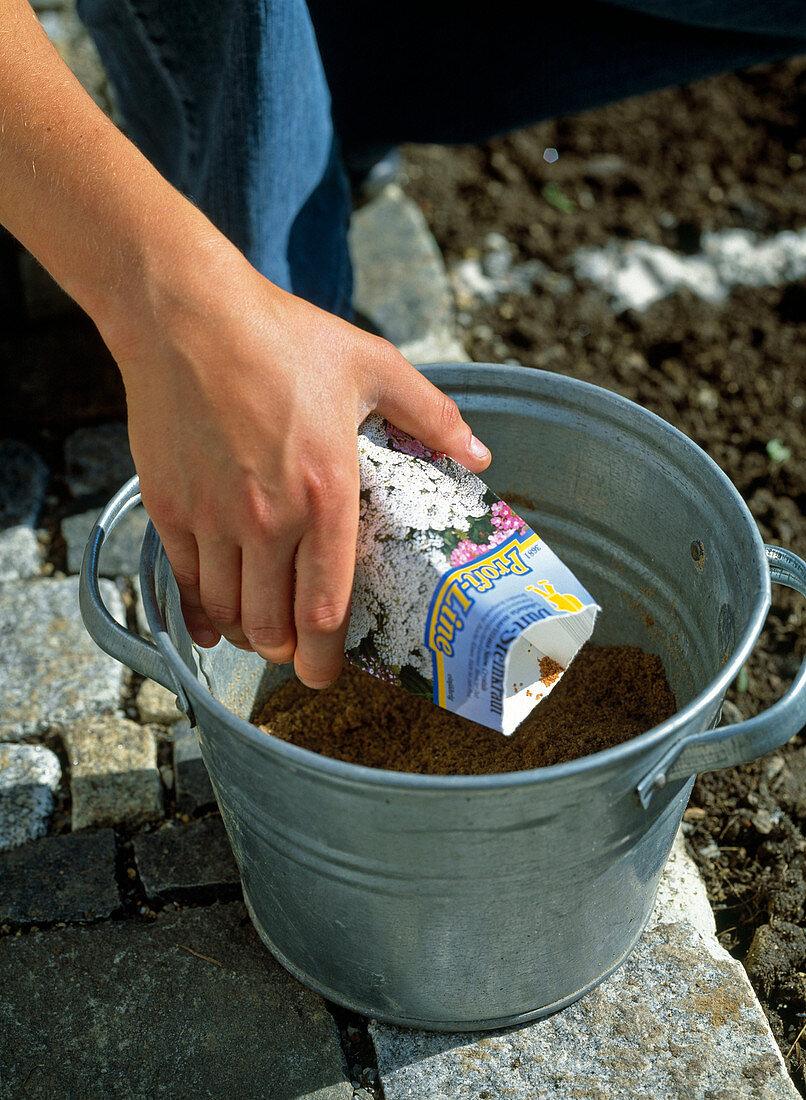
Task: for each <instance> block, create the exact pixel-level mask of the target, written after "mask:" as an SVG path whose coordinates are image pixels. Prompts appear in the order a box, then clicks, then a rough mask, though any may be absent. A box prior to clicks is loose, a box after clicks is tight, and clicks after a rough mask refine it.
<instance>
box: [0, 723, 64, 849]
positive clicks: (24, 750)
mask: <svg viewBox="0 0 806 1100" xmlns="http://www.w3.org/2000/svg"><path fill="white" fill-rule="evenodd" d="M61 777H62V768H61V764H60V763H59V758H58V756H57V755H56V753H55V752H51V751H50V749H46V748H45V747H44V746H43V745H0V852H4V851H6V850H7V849H8V848H16V847H17V845H19V844H24V843H25V842H26V841H27V840H35V839H36V838H37V837H40V836H44V835H45V833H46V832H47V831H48V822H49V821H50V815H51V813H52V812H53V792H54V791H55V790H56V789H57V787H58V786H59V782H60V780H61Z"/></svg>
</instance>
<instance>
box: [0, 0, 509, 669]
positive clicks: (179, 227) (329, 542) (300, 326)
mask: <svg viewBox="0 0 806 1100" xmlns="http://www.w3.org/2000/svg"><path fill="white" fill-rule="evenodd" d="M0 103H2V109H1V110H0V221H2V222H3V223H4V224H5V225H6V226H7V227H8V228H9V229H10V230H11V232H13V233H14V234H15V236H17V238H18V239H19V240H20V241H21V242H22V243H23V244H24V245H25V246H26V247H27V248H28V249H29V250H30V251H31V252H32V253H33V254H34V255H35V256H37V258H38V259H39V260H40V262H41V263H42V264H43V265H44V266H45V267H46V268H47V269H48V270H49V271H50V272H51V274H52V275H53V276H54V278H55V279H56V280H57V281H58V282H59V283H60V284H61V285H62V286H63V287H64V288H65V290H67V292H68V293H70V294H71V295H72V296H73V297H74V298H75V299H76V301H77V302H78V303H79V304H80V305H81V306H82V307H83V308H84V309H85V310H86V311H87V313H88V314H89V315H90V316H91V317H92V318H93V320H94V321H95V323H96V325H97V326H98V329H99V331H100V333H101V335H102V337H103V338H104V340H105V342H106V343H107V345H108V347H109V348H110V351H111V352H112V354H113V356H114V357H115V360H116V361H117V363H118V365H119V367H120V370H121V374H122V376H123V381H124V384H125V387H126V395H127V402H128V409H129V435H130V441H131V447H132V454H133V456H134V459H135V464H136V466H137V469H138V473H139V475H140V483H141V490H142V494H143V501H144V503H145V505H146V508H147V509H148V511H149V514H150V515H151V517H152V519H153V520H154V524H155V526H156V528H157V530H158V532H159V534H160V537H161V539H162V542H163V545H164V546H165V550H166V553H167V555H168V558H169V560H170V562H171V565H172V568H173V571H174V575H175V576H176V579H177V583H178V585H179V588H180V592H181V595H182V603H183V611H184V614H185V619H186V622H187V625H188V629H189V630H190V632H191V634H192V636H193V637H194V638H195V640H196V641H197V642H199V643H200V644H202V645H207V644H213V643H214V642H215V641H216V640H217V639H218V637H219V634H220V633H223V634H224V635H225V636H226V637H227V638H228V639H229V640H230V641H232V642H233V643H234V644H236V645H241V646H243V647H253V648H255V649H257V650H258V651H259V652H260V653H261V654H262V655H263V656H264V657H266V658H267V659H269V660H273V661H283V660H290V659H292V657H293V658H294V660H295V664H296V668H297V672H298V674H299V675H300V676H301V678H302V679H303V680H305V681H306V682H307V683H310V684H312V685H314V686H321V685H323V684H325V683H327V682H329V681H330V680H332V679H333V678H334V676H335V675H336V674H337V673H338V669H339V667H340V665H341V657H342V645H343V639H344V634H345V631H346V626H347V620H348V617H349V599H350V590H351V585H352V572H353V564H354V556H355V535H356V529H357V523H358V474H357V459H356V445H355V436H356V429H357V426H358V424H359V423H360V422H361V420H363V418H364V417H365V416H366V415H367V413H369V412H370V411H372V410H373V409H377V411H379V412H380V413H382V414H383V415H384V416H386V417H388V418H389V419H390V420H392V421H393V422H394V423H395V424H397V425H398V426H399V427H400V428H402V429H404V430H405V431H408V432H410V433H411V434H412V435H415V436H417V437H418V438H420V439H421V440H422V441H423V442H424V443H426V444H427V445H429V446H431V447H433V448H435V449H438V450H442V451H445V452H446V453H448V454H450V455H451V456H452V457H454V458H456V459H458V460H459V461H460V462H462V463H464V464H465V465H466V466H468V467H469V468H471V469H473V470H475V471H480V470H481V469H483V468H484V467H485V466H486V465H487V462H488V461H489V455H488V454H487V452H486V450H485V449H484V448H483V447H481V448H479V449H478V451H477V453H476V454H474V453H473V450H472V449H471V447H472V442H471V441H472V436H471V432H470V428H469V427H468V426H467V424H465V423H464V421H463V420H462V418H461V416H460V415H459V414H458V411H457V410H456V406H455V405H454V404H453V403H452V402H450V401H449V400H448V399H447V398H446V397H445V396H444V395H442V394H440V393H439V391H437V390H436V389H435V388H434V387H433V386H431V384H430V383H428V382H427V381H426V380H425V379H424V378H423V377H422V376H421V375H420V374H419V373H418V372H417V371H415V370H414V368H413V367H411V366H410V365H409V364H408V363H407V362H406V361H405V360H404V359H403V358H402V356H400V354H399V353H398V352H397V351H396V350H395V349H394V348H393V347H392V346H391V345H389V344H388V343H386V342H385V341H382V340H380V339H378V338H377V337H374V336H370V335H368V334H366V333H363V332H361V331H360V330H358V329H356V328H354V327H353V326H351V325H349V324H347V323H346V322H344V321H342V320H340V319H338V318H335V317H333V316H331V315H329V314H327V313H325V312H323V311H322V310H319V309H317V308H316V307H314V306H312V305H310V304H309V303H307V302H304V301H302V300H301V299H299V298H296V297H294V296H293V295H290V294H288V293H286V292H285V291H283V290H281V289H279V288H278V287H276V286H274V285H273V284H272V283H270V282H268V281H267V280H266V279H264V278H263V277H262V276H261V275H260V274H259V273H258V272H257V271H256V270H255V269H254V268H253V267H251V265H250V264H249V263H248V262H247V261H246V259H245V258H244V257H243V255H242V254H241V253H240V252H238V250H237V249H236V248H235V247H234V246H233V245H232V244H231V243H230V242H229V241H227V240H226V238H225V237H223V235H222V234H220V233H219V232H218V231H217V230H216V229H215V228H214V226H212V224H211V223H210V222H209V221H208V219H207V218H205V217H204V215H203V214H201V212H200V211H199V210H198V209H197V208H196V207H194V206H193V205H192V204H191V203H190V202H188V201H187V200H186V199H185V198H183V197H182V196H181V195H180V194H179V193H178V192H177V191H176V190H175V189H174V188H173V187H171V186H170V185H169V184H168V183H167V182H166V181H165V180H164V179H163V178H162V177H161V176H160V175H159V173H158V172H157V171H156V170H155V169H154V168H153V166H152V165H151V164H150V163H149V162H148V161H147V160H146V159H145V158H144V157H143V156H142V155H141V154H140V153H139V152H138V151H137V150H136V149H135V147H134V146H133V145H132V144H131V143H130V142H129V141H128V140H127V139H126V138H125V137H124V136H123V135H122V134H121V133H120V131H118V130H117V128H116V127H115V126H114V125H113V124H112V123H111V122H110V121H109V120H108V119H107V118H106V116H105V115H104V114H103V112H102V111H100V110H99V109H98V108H97V106H96V105H95V104H94V103H93V102H92V100H91V99H90V98H89V96H87V95H86V93H85V92H84V91H83V89H82V88H81V86H80V85H79V84H78V82H77V81H76V80H75V79H74V78H73V76H72V74H70V72H69V70H68V69H67V68H66V66H64V65H63V63H62V62H61V60H60V58H59V57H58V54H57V53H56V52H55V50H54V49H53V47H52V46H51V45H50V43H49V41H48V39H47V37H46V35H45V34H44V32H43V31H42V29H41V27H40V25H39V23H38V21H37V20H36V18H35V16H34V15H33V12H32V11H31V9H30V7H29V5H28V4H27V2H26V0H5V2H4V5H3V12H2V15H0ZM295 577H296V580H295Z"/></svg>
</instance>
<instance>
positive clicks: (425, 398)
mask: <svg viewBox="0 0 806 1100" xmlns="http://www.w3.org/2000/svg"><path fill="white" fill-rule="evenodd" d="M390 347H391V345H390ZM391 350H392V351H393V352H394V353H395V355H394V356H389V355H387V359H386V362H385V363H384V364H383V366H382V374H381V378H380V389H379V394H378V401H377V404H376V411H377V412H379V413H380V414H381V416H385V417H386V419H387V420H389V421H390V422H391V423H392V424H394V425H395V426H396V427H398V428H401V429H402V430H403V431H404V432H408V434H409V435H412V436H414V438H415V439H419V440H420V442H421V443H424V444H425V446H426V447H430V448H431V449H432V450H435V451H443V452H444V453H445V454H446V455H449V456H450V457H451V458H455V459H456V461H457V462H461V464H462V465H463V466H466V467H467V468H468V469H469V470H473V471H474V472H475V473H479V472H480V471H481V470H485V469H486V468H487V467H488V466H489V464H490V460H491V457H492V456H491V455H490V451H489V449H488V448H487V447H486V446H485V445H484V443H482V442H481V441H480V440H478V439H476V437H475V436H474V435H473V432H472V430H471V428H470V425H469V424H468V423H467V422H466V421H465V420H464V419H463V417H462V414H461V413H460V412H459V407H458V406H457V404H456V402H455V401H453V400H452V399H451V398H450V397H448V396H447V394H444V393H442V391H441V390H438V389H437V387H436V386H434V385H433V384H432V383H431V382H429V381H428V379H427V378H426V377H425V376H424V375H422V374H420V372H419V371H418V370H416V369H415V368H414V367H412V366H411V364H410V363H409V362H407V360H405V359H404V358H403V356H402V355H400V354H399V353H398V352H397V351H396V350H395V349H394V348H392V349H391ZM395 356H396V359H395Z"/></svg>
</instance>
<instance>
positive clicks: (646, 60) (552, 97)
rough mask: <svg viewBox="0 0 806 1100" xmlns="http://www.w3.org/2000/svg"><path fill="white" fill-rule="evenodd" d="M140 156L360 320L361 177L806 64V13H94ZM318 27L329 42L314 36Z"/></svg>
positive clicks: (726, 8) (434, 6) (638, 6)
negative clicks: (672, 88)
mask: <svg viewBox="0 0 806 1100" xmlns="http://www.w3.org/2000/svg"><path fill="white" fill-rule="evenodd" d="M78 6H79V14H80V15H81V17H82V19H83V20H84V22H85V23H86V24H87V26H88V27H89V29H90V31H91V33H92V35H93V37H94V39H95V42H96V44H97V46H98V49H99V51H100V53H101V57H102V58H103V61H104V63H105V65H106V68H107V71H108V72H109V74H110V76H111V78H112V81H113V83H114V85H115V89H116V91H117V95H118V100H119V103H120V106H121V110H122V113H123V115H124V118H125V119H126V123H127V127H128V131H129V133H130V136H131V137H132V138H133V139H134V141H136V142H137V144H138V145H139V146H140V147H141V149H142V150H143V152H144V153H145V154H146V155H147V156H148V157H150V159H151V160H152V161H153V162H154V163H155V164H156V166H157V167H158V168H159V169H160V170H161V171H162V172H163V174H164V175H165V176H166V177H167V178H168V179H169V180H171V182H172V183H174V184H175V185H176V186H177V187H179V188H180V190H182V191H183V192H184V193H185V194H187V195H188V196H189V198H191V199H192V200H193V201H194V202H195V203H197V204H198V205H199V206H200V207H201V209H202V210H204V211H205V213H207V214H208V215H209V217H210V218H211V219H212V221H213V222H214V223H215V224H216V225H218V226H219V228H221V229H222V230H223V231H224V232H225V233H226V234H227V235H228V236H229V237H230V238H231V239H232V240H233V241H234V242H235V243H236V244H237V245H238V246H239V247H240V248H241V249H242V250H243V252H244V253H245V254H246V255H247V257H248V258H249V259H250V260H251V261H252V263H253V264H254V265H255V266H256V267H257V268H258V269H259V270H260V271H262V272H263V273H264V274H265V275H266V276H268V278H270V279H272V280H273V281H274V282H276V283H278V284H279V285H280V286H283V287H285V288H286V289H288V290H292V291H293V292H294V293H296V294H299V295H301V296H302V297H304V298H307V299H309V300H310V301H313V302H315V303H316V304H318V305H321V306H323V307H324V308H326V309H329V310H331V311H332V312H335V313H340V314H342V315H343V316H348V315H349V301H350V292H351V282H352V280H351V270H350V261H349V256H348V252H347V239H346V230H347V222H348V218H349V197H348V188H347V185H346V181H345V177H344V173H343V170H342V165H341V160H340V156H339V151H338V143H337V140H336V136H335V134H334V125H333V122H332V120H331V95H332V114H333V118H335V124H336V129H337V131H338V142H339V143H340V144H341V147H342V148H343V149H344V151H345V154H346V155H347V156H348V157H349V158H350V160H351V161H352V162H353V163H359V162H364V163H366V162H367V161H368V160H370V161H371V157H372V155H378V156H380V155H381V154H382V153H384V152H385V151H387V150H388V149H389V147H390V146H393V145H396V144H398V143H400V142H401V141H441V142H451V141H453V142H458V141H480V140H484V139H486V138H488V137H490V136H492V135H493V134H496V133H502V132H504V131H506V130H509V129H512V128H513V127H516V126H521V125H525V124H527V123H529V122H536V121H539V120H540V119H544V118H549V117H553V116H556V115H567V114H571V113H573V112H575V111H580V110H584V109H587V108H589V107H595V106H598V105H599V104H601V103H606V102H608V101H609V100H613V99H619V98H622V97H625V96H629V95H636V94H638V93H640V92H644V91H648V90H650V89H653V88H658V87H662V86H664V85H668V84H675V83H685V82H687V81H690V80H694V79H697V78H698V77H701V76H705V75H707V74H709V73H716V72H721V71H725V70H728V69H734V68H740V67H743V66H747V65H752V64H756V63H758V62H761V61H767V60H773V59H776V58H780V57H786V56H789V55H792V54H795V53H800V52H806V5H804V4H803V0H563V3H562V4H561V5H556V4H555V5H542V4H534V3H533V2H529V3H526V2H524V0H496V3H495V5H494V6H491V7H488V8H486V9H485V8H476V9H473V8H472V6H470V5H468V4H467V2H466V0H439V2H436V3H435V2H434V0H407V2H406V3H404V4H399V5H380V4H378V2H377V0H340V2H338V3H337V2H336V0H308V5H307V6H306V4H305V2H304V0H78ZM311 17H312V18H313V25H312V23H311Z"/></svg>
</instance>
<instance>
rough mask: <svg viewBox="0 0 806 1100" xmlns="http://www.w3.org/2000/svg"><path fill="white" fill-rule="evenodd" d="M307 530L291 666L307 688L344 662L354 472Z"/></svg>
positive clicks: (328, 678) (300, 556) (328, 679)
mask: <svg viewBox="0 0 806 1100" xmlns="http://www.w3.org/2000/svg"><path fill="white" fill-rule="evenodd" d="M340 501H341V503H340V504H339V503H338V500H334V502H333V504H332V505H331V506H330V507H329V508H328V509H327V510H326V511H324V512H320V513H319V516H318V522H316V523H315V524H314V525H313V526H311V527H309V528H308V529H307V531H306V532H305V534H304V535H303V537H302V540H301V541H300V544H299V547H298V549H297V562H296V564H297V583H296V594H295V601H294V615H295V624H296V630H297V649H296V653H295V656H294V667H295V670H296V673H297V676H299V678H300V680H302V682H303V683H305V684H307V685H308V687H313V688H322V687H327V686H328V684H330V683H332V682H333V681H334V680H335V679H336V677H337V676H338V674H339V672H340V671H341V667H342V663H343V660H344V639H345V636H346V634H347V626H348V624H349V620H350V597H351V595H352V588H353V571H354V566H355V544H356V535H357V531H358V508H359V498H358V474H357V471H356V473H355V478H354V481H353V484H352V485H351V486H350V487H349V491H348V492H345V493H344V495H343V496H341V497H340Z"/></svg>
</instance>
